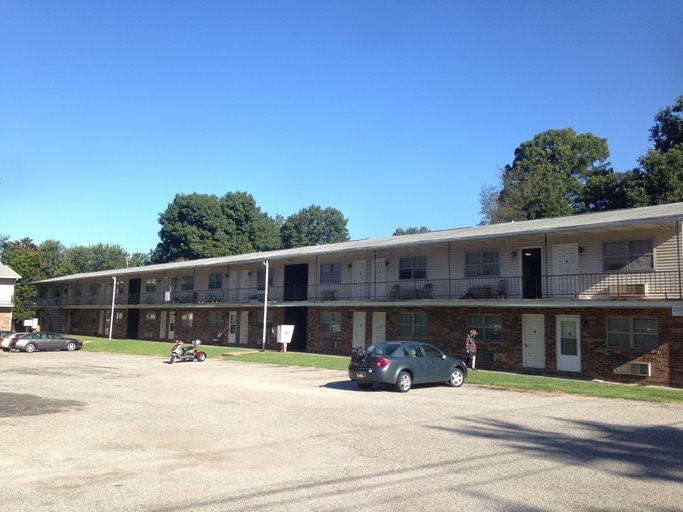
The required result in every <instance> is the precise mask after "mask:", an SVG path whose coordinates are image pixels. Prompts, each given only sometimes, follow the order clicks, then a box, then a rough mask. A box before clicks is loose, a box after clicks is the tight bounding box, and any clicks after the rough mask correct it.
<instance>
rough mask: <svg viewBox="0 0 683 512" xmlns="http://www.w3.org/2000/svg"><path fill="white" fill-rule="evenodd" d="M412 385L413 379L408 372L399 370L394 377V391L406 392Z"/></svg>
mask: <svg viewBox="0 0 683 512" xmlns="http://www.w3.org/2000/svg"><path fill="white" fill-rule="evenodd" d="M412 385H413V379H412V378H411V376H410V374H409V373H408V372H401V373H399V374H398V379H396V391H399V392H401V393H406V392H408V391H410V388H411V387H412Z"/></svg>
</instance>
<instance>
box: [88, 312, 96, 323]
mask: <svg viewBox="0 0 683 512" xmlns="http://www.w3.org/2000/svg"><path fill="white" fill-rule="evenodd" d="M88 321H89V322H90V323H91V324H94V323H97V312H96V311H90V312H88Z"/></svg>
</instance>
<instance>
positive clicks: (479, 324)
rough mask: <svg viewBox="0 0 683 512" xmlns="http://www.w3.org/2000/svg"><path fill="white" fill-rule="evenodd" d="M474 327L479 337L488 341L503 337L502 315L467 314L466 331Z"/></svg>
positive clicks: (498, 339)
mask: <svg viewBox="0 0 683 512" xmlns="http://www.w3.org/2000/svg"><path fill="white" fill-rule="evenodd" d="M471 329H475V330H476V331H477V332H478V333H479V338H480V339H482V340H488V341H500V340H502V339H503V316H502V315H467V332H470V330H471Z"/></svg>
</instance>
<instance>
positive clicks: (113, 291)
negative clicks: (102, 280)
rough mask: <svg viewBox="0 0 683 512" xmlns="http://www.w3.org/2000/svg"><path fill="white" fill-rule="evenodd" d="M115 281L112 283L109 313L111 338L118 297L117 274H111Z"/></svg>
mask: <svg viewBox="0 0 683 512" xmlns="http://www.w3.org/2000/svg"><path fill="white" fill-rule="evenodd" d="M111 278H112V279H113V280H114V282H113V283H112V285H111V313H109V339H111V332H112V331H113V330H114V298H115V297H116V276H111Z"/></svg>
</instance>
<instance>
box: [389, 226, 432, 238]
mask: <svg viewBox="0 0 683 512" xmlns="http://www.w3.org/2000/svg"><path fill="white" fill-rule="evenodd" d="M429 231H430V230H429V229H427V227H426V226H422V227H421V228H406V229H403V228H396V231H394V232H393V234H392V235H391V236H401V235H415V234H417V233H429Z"/></svg>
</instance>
